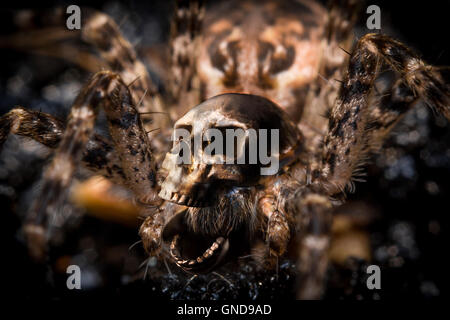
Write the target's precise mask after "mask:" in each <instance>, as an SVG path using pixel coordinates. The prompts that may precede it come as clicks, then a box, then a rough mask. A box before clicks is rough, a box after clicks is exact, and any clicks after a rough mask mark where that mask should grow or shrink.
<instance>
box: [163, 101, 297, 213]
mask: <svg viewBox="0 0 450 320" xmlns="http://www.w3.org/2000/svg"><path fill="white" fill-rule="evenodd" d="M211 129H215V131H214V130H211ZM227 129H234V130H238V129H241V130H242V131H241V132H244V134H245V135H244V136H243V138H241V139H236V140H237V142H236V141H235V142H234V143H235V146H234V150H233V151H234V152H233V154H232V155H231V156H230V155H229V153H228V152H227V154H226V155H225V151H226V149H227V148H226V143H229V142H230V140H234V139H228V141H226V143H225V145H224V146H223V148H222V149H223V150H222V152H216V153H215V154H213V155H209V154H208V153H207V152H204V151H205V150H207V149H205V148H207V147H208V145H209V143H212V142H215V141H216V140H215V139H214V140H213V139H211V132H212V133H222V136H223V137H224V139H225V140H226V137H225V135H226V131H227ZM248 129H254V132H259V131H258V130H259V129H267V130H271V129H278V130H279V131H278V132H279V137H280V140H281V141H279V153H277V155H276V156H277V160H279V159H278V157H281V158H282V157H283V155H284V154H287V153H289V151H292V150H294V149H295V148H297V144H298V142H299V140H300V139H299V132H298V130H297V129H296V127H295V126H294V125H293V124H292V123H291V122H290V121H289V120H288V118H287V116H286V114H284V112H282V111H281V109H279V108H278V107H277V106H276V105H275V104H274V103H272V102H271V101H269V100H267V99H265V98H263V97H259V96H254V95H247V94H235V93H232V94H223V95H219V96H216V97H213V98H211V99H208V100H206V101H205V102H203V103H201V104H200V105H198V106H196V107H194V108H193V109H191V110H190V111H189V112H187V113H186V114H185V115H184V116H183V117H182V118H181V119H179V120H178V121H177V122H176V123H175V126H174V136H173V139H174V144H173V148H172V150H171V151H170V152H168V153H167V154H166V158H165V159H164V162H163V164H162V171H166V172H167V173H168V175H167V177H166V179H165V180H164V182H163V183H162V186H161V192H160V194H159V196H160V197H161V198H163V199H165V200H168V201H171V202H175V203H177V204H181V205H186V206H190V207H205V206H210V205H212V204H213V203H214V202H215V201H216V200H217V197H218V196H220V195H221V193H222V192H226V191H227V190H230V189H231V188H232V187H236V186H249V185H254V184H257V183H258V182H259V180H260V179H261V174H260V168H261V163H260V161H259V159H258V161H257V162H256V163H254V162H253V164H250V163H249V156H248V155H249V153H248V150H249V149H248V140H249V139H248V138H249V136H248V132H249V131H248ZM180 130H181V132H182V130H184V133H185V134H186V135H185V136H184V137H183V138H182V139H180V137H179V136H177V135H178V133H180ZM211 140H212V141H211ZM183 144H184V145H183ZM186 150H189V154H185V152H186ZM216 151H217V150H216ZM219 151H220V150H219ZM291 153H292V152H291ZM239 155H244V156H245V163H242V164H240V163H238V160H237V159H238V156H239ZM181 159H183V160H184V163H180V160H181ZM186 160H188V161H187V162H189V164H186Z"/></svg>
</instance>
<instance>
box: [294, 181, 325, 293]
mask: <svg viewBox="0 0 450 320" xmlns="http://www.w3.org/2000/svg"><path fill="white" fill-rule="evenodd" d="M321 190H322V189H319V188H316V187H315V186H314V185H311V186H309V187H307V188H304V189H300V190H299V191H298V192H297V193H296V194H295V195H294V197H293V198H291V199H290V200H289V201H288V202H287V211H290V212H296V213H297V216H296V219H297V222H296V224H297V233H298V234H299V237H298V257H297V264H298V265H297V268H298V271H299V275H298V278H297V298H298V299H319V298H320V297H321V296H322V294H323V289H324V284H325V276H326V271H327V267H328V248H329V246H330V230H331V223H332V214H331V212H332V211H331V209H332V206H331V202H330V200H329V198H328V196H327V195H326V194H325V193H324V192H323V191H321Z"/></svg>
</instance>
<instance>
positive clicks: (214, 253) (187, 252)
mask: <svg viewBox="0 0 450 320" xmlns="http://www.w3.org/2000/svg"><path fill="white" fill-rule="evenodd" d="M239 192H240V191H235V190H233V191H231V192H230V193H229V194H232V196H230V195H229V194H227V195H225V196H224V197H222V202H221V203H220V204H217V206H214V207H205V208H194V207H187V208H186V207H185V206H178V205H176V204H168V207H166V209H167V210H168V213H169V214H170V212H177V213H175V214H174V215H173V216H171V218H170V219H169V220H168V221H167V223H166V225H165V226H164V228H163V232H162V239H163V241H164V243H166V244H168V245H169V246H170V254H171V257H172V260H173V261H174V262H175V263H176V264H177V265H178V266H179V267H180V268H182V269H184V270H185V271H187V272H192V273H207V272H210V271H211V270H213V269H216V268H218V267H220V266H221V265H223V264H225V263H227V262H229V261H231V260H233V259H234V258H236V257H238V256H240V255H242V254H245V253H246V252H249V251H250V248H251V246H252V243H253V242H254V241H255V239H256V238H258V236H257V235H256V234H254V233H252V232H251V231H250V230H251V229H257V230H259V228H255V226H253V227H251V226H250V224H249V221H248V220H246V219H243V220H242V222H241V223H240V224H235V225H233V227H231V228H230V227H229V226H230V224H229V223H225V224H224V227H220V228H218V229H214V227H215V226H216V223H215V221H217V220H219V219H220V218H219V216H218V214H224V215H225V216H228V214H229V215H233V214H234V215H235V214H237V213H238V212H242V210H241V209H239V208H238V209H236V211H234V212H232V211H230V210H231V209H230V208H232V207H236V204H237V202H243V201H242V197H241V200H240V201H238V200H237V198H236V197H238V195H237V194H238V193H239ZM241 192H242V191H241ZM247 193H248V194H246V196H248V197H249V196H250V192H249V191H248V189H247ZM224 199H226V200H224ZM224 203H227V204H228V206H227V205H224ZM218 208H222V209H221V210H218ZM222 210H223V211H222ZM199 211H202V212H203V213H204V215H203V218H200V219H199V220H197V221H195V222H193V218H192V215H193V214H194V215H195V214H198V212H199ZM214 212H216V213H214ZM227 212H228V214H227ZM197 217H198V215H197ZM208 217H211V219H209V221H206V220H205V219H208ZM227 226H228V227H227ZM258 239H259V238H258Z"/></svg>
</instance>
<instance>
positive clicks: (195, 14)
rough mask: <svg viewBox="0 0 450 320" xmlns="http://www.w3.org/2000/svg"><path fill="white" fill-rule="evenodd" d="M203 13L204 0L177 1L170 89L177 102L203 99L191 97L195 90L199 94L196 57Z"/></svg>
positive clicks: (188, 104) (172, 25)
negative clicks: (196, 77) (196, 82)
mask: <svg viewBox="0 0 450 320" xmlns="http://www.w3.org/2000/svg"><path fill="white" fill-rule="evenodd" d="M203 17H204V6H203V1H202V0H195V1H187V0H178V1H177V3H176V6H175V12H174V16H173V18H172V24H171V37H170V75H169V83H168V89H169V91H170V92H171V96H172V98H173V99H174V102H175V103H176V104H177V103H178V102H183V105H187V106H191V105H196V104H198V103H199V101H195V98H194V100H192V101H191V98H193V97H195V94H197V95H199V92H198V90H196V88H195V86H197V84H195V83H194V82H195V76H196V74H195V71H196V67H195V63H196V61H195V59H196V56H197V54H196V49H197V46H198V42H199V34H200V31H201V27H202V22H203ZM197 89H198V88H197ZM186 99H188V100H186ZM196 100H198V99H196Z"/></svg>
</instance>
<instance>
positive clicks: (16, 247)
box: [0, 1, 450, 299]
mask: <svg viewBox="0 0 450 320" xmlns="http://www.w3.org/2000/svg"><path fill="white" fill-rule="evenodd" d="M65 3H66V2H60V1H55V2H44V4H45V5H46V6H48V7H52V6H55V5H61V4H62V5H65ZM67 3H68V4H74V2H72V1H70V3H69V2H67ZM86 3H88V4H89V6H91V7H95V8H97V9H100V10H104V11H106V12H108V13H109V14H111V15H112V16H113V18H115V20H116V22H120V21H122V19H123V16H127V18H126V19H125V20H124V23H123V24H121V29H122V31H123V32H124V33H125V35H126V37H127V38H128V39H130V40H131V42H132V43H137V47H138V48H139V47H144V45H152V44H157V43H160V42H162V41H164V39H165V38H166V36H167V33H168V29H169V18H170V13H171V8H172V6H171V4H170V3H169V2H162V1H161V2H157V1H156V2H152V3H144V2H142V3H141V2H136V1H131V2H127V4H118V3H117V2H113V1H107V2H97V3H96V4H95V5H92V4H91V3H89V2H88V1H77V2H76V4H79V5H84V4H86ZM369 4H377V5H378V6H380V8H381V15H382V31H383V32H385V33H387V34H389V35H394V36H395V37H397V38H399V39H401V40H402V41H404V42H405V43H406V44H408V45H410V46H412V47H413V48H414V49H416V50H417V51H418V52H419V53H420V54H421V56H422V57H423V59H424V60H425V61H427V62H428V63H430V64H433V65H440V66H450V52H449V45H448V32H449V28H448V25H449V23H448V21H449V16H450V13H449V12H450V11H449V9H450V6H449V4H450V1H426V2H422V1H417V2H414V1H371V2H370V3H368V4H367V5H369ZM41 5H42V3H41ZM2 6H4V8H5V9H8V10H2V11H1V12H2V16H1V17H4V18H2V19H0V25H1V28H0V34H1V35H5V34H8V33H9V32H10V31H11V30H12V29H13V28H12V26H11V24H10V23H9V22H8V21H9V20H8V17H7V15H8V14H9V12H10V11H9V9H12V8H19V7H20V8H23V7H28V5H27V4H24V3H18V2H9V3H3V4H2ZM365 7H366V6H364V8H365ZM367 16H368V15H366V14H365V13H364V11H363V12H362V13H361V16H360V17H361V19H360V21H359V25H360V27H359V29H358V32H366V31H365V21H366V18H367ZM0 55H1V63H0V114H3V113H5V112H7V111H8V110H9V109H10V108H11V107H13V106H14V105H18V104H20V105H23V106H26V107H28V108H32V109H36V110H38V109H42V111H45V112H50V113H52V114H54V115H58V116H59V117H61V118H64V117H65V116H66V115H67V112H68V108H69V107H70V100H69V97H70V95H68V96H62V97H61V95H60V96H59V98H56V99H53V100H49V99H48V98H46V97H48V95H47V96H46V95H45V94H43V92H48V90H47V91H45V88H46V87H47V86H48V85H49V84H53V85H55V86H56V87H57V88H63V87H64V84H65V83H67V81H69V82H70V83H74V84H77V83H82V82H83V81H84V80H85V79H86V77H87V74H86V73H83V72H79V71H77V70H75V69H74V68H73V67H72V66H70V65H67V64H66V63H64V62H62V61H57V60H55V59H49V58H43V57H36V56H30V55H28V54H25V53H22V52H17V51H13V50H6V49H1V48H0ZM14 77H16V78H14ZM17 77H19V78H22V79H28V80H27V81H26V83H25V84H22V86H20V83H19V87H17V85H16V87H14V86H13V87H12V88H16V90H12V89H11V83H12V84H14V83H15V82H14V81H13V80H11V79H16V80H17ZM17 88H18V89H17ZM47 89H48V88H47ZM69 89H70V88H69ZM69 89H64V88H63V89H61V90H60V92H62V93H63V95H64V93H65V92H66V91H64V90H69ZM50 96H51V95H50ZM411 132H416V134H411ZM9 140H12V139H9ZM19 142H20V141H19V140H13V141H8V145H5V150H4V151H3V155H2V156H1V157H0V208H1V211H2V218H3V222H2V224H1V225H2V227H3V228H4V230H3V232H2V233H3V234H4V235H5V236H6V237H5V238H6V240H5V241H4V243H3V246H2V247H4V248H5V251H4V252H6V253H7V254H4V255H3V258H2V262H3V263H2V264H3V266H4V267H6V268H5V271H4V272H3V275H4V277H5V278H6V286H5V288H4V290H8V292H9V293H10V294H11V295H17V296H18V297H25V298H33V299H34V298H54V299H58V298H60V297H72V296H74V295H84V296H93V297H99V296H103V297H104V296H111V295H112V296H142V295H144V296H146V297H147V296H148V297H154V298H162V297H163V298H200V297H202V298H205V299H212V298H236V297H240V298H252V299H253V298H276V299H282V298H284V297H287V298H292V297H293V294H292V288H293V276H294V272H293V266H292V263H289V262H286V263H285V264H282V265H281V266H280V275H279V278H277V279H275V280H274V279H272V278H273V277H271V275H267V274H258V273H256V272H253V269H252V268H251V266H245V267H244V268H243V269H242V270H239V271H235V272H234V273H233V272H227V271H224V272H226V273H225V274H226V276H227V279H230V281H231V282H233V283H234V284H235V285H234V287H233V288H231V287H230V286H229V285H228V284H227V283H226V282H225V281H221V280H220V279H219V280H217V279H218V278H217V277H214V276H205V277H199V278H198V279H194V280H193V281H192V282H191V285H189V286H187V287H185V284H186V280H187V278H186V276H183V275H182V274H178V273H176V272H175V274H174V275H172V276H169V275H167V274H164V272H161V273H160V271H161V270H163V271H164V270H165V267H164V266H163V265H161V264H160V263H158V265H157V266H156V267H155V268H154V270H153V269H152V268H150V269H149V272H152V273H154V277H153V278H152V279H147V280H146V281H143V280H141V279H142V273H143V269H142V268H141V269H138V266H139V264H140V263H141V262H142V261H143V260H144V259H145V255H144V253H143V252H142V249H141V248H140V246H139V245H138V246H136V247H135V248H133V249H132V250H128V247H129V246H130V245H131V244H132V243H133V242H135V241H137V240H138V236H137V229H133V228H125V227H123V226H120V225H117V224H114V223H110V222H105V221H100V220H97V219H95V218H92V217H89V216H86V217H84V218H82V217H81V216H80V215H79V213H78V212H76V210H75V211H74V213H73V216H74V217H75V218H73V222H72V224H73V227H70V226H69V227H68V228H67V230H66V231H65V235H64V236H65V237H64V240H63V241H62V242H61V243H60V244H59V245H57V246H56V247H55V248H54V250H53V252H52V254H51V257H50V259H49V262H48V264H46V265H44V266H42V265H36V264H33V263H32V262H31V261H30V260H29V258H28V257H27V254H26V249H25V247H24V244H23V241H22V238H21V236H20V224H21V221H22V219H23V213H24V212H25V211H26V205H24V203H27V202H29V199H30V197H32V194H33V193H32V190H31V189H33V186H34V184H35V183H36V181H37V180H38V179H39V176H40V172H41V170H42V166H43V164H45V163H46V161H47V160H48V154H47V153H45V151H40V150H39V152H38V156H35V155H34V153H33V152H31V151H30V149H25V150H22V149H19V150H16V149H17V148H16V147H14V143H19ZM386 147H387V149H390V150H391V153H394V154H395V157H394V158H395V161H391V160H389V159H388V158H389V157H388V156H387V155H386V154H385V153H382V154H381V155H379V156H375V157H374V158H373V163H372V164H371V165H370V166H369V167H368V170H367V171H368V178H367V182H366V183H358V184H357V191H356V193H355V194H352V195H350V196H349V199H350V200H351V201H363V202H365V203H367V204H369V205H370V206H371V207H373V208H375V210H376V211H377V212H378V213H380V218H379V219H378V220H377V221H375V222H374V223H373V224H372V225H371V226H370V227H369V232H370V234H371V240H372V246H373V253H374V263H375V264H378V265H380V266H381V268H382V290H380V291H378V292H376V293H374V292H369V291H368V290H367V289H365V286H364V283H365V278H364V274H363V272H362V270H363V269H364V268H363V267H364V263H363V262H355V263H354V265H353V269H352V270H350V271H349V272H347V271H339V270H334V269H333V268H332V269H331V271H330V272H331V273H333V272H337V273H339V274H340V275H341V274H342V275H341V276H339V279H341V278H342V279H345V281H347V282H345V281H344V280H342V281H343V282H345V285H344V288H343V285H342V284H340V283H339V281H340V280H339V281H338V283H337V284H335V285H333V284H332V285H331V287H330V289H329V291H328V293H327V297H328V298H333V299H334V298H352V299H380V298H381V299H399V298H403V299H407V298H421V299H427V298H433V297H440V298H442V297H444V296H446V295H447V294H448V287H447V286H446V284H445V283H446V281H444V279H446V278H447V276H446V274H447V270H448V263H447V262H446V259H445V258H446V255H447V252H448V250H447V246H448V239H447V235H448V227H449V225H448V221H447V219H446V218H447V215H448V213H449V212H450V210H449V208H450V205H449V196H450V126H449V124H448V123H447V122H446V121H445V120H444V119H442V118H441V117H437V118H436V117H433V114H432V112H430V111H428V110H427V109H426V108H425V107H420V106H419V107H418V108H417V110H415V111H413V112H411V113H410V114H409V115H408V116H407V118H406V119H405V121H403V122H402V124H400V125H399V127H398V128H397V129H396V130H395V133H394V134H393V136H392V138H391V139H390V140H389V141H388V142H387V144H386ZM8 148H9V151H8V150H6V149H8ZM11 149H12V151H11ZM31 149H32V150H34V149H33V148H31ZM13 160H14V161H13ZM30 190H31V191H30ZM61 257H69V258H70V259H72V260H71V261H75V262H76V263H79V264H82V265H84V266H85V269H83V270H88V274H89V275H90V276H91V281H90V282H89V283H90V285H91V290H83V291H82V293H73V292H68V291H67V290H65V289H64V288H65V283H64V282H65V274H64V273H63V272H59V273H58V272H57V271H56V272H55V271H54V270H55V268H56V269H57V266H58V263H60V262H61ZM77 259H78V260H77ZM144 269H145V268H144ZM171 269H172V271H175V270H174V266H171ZM139 270H140V271H139Z"/></svg>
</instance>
